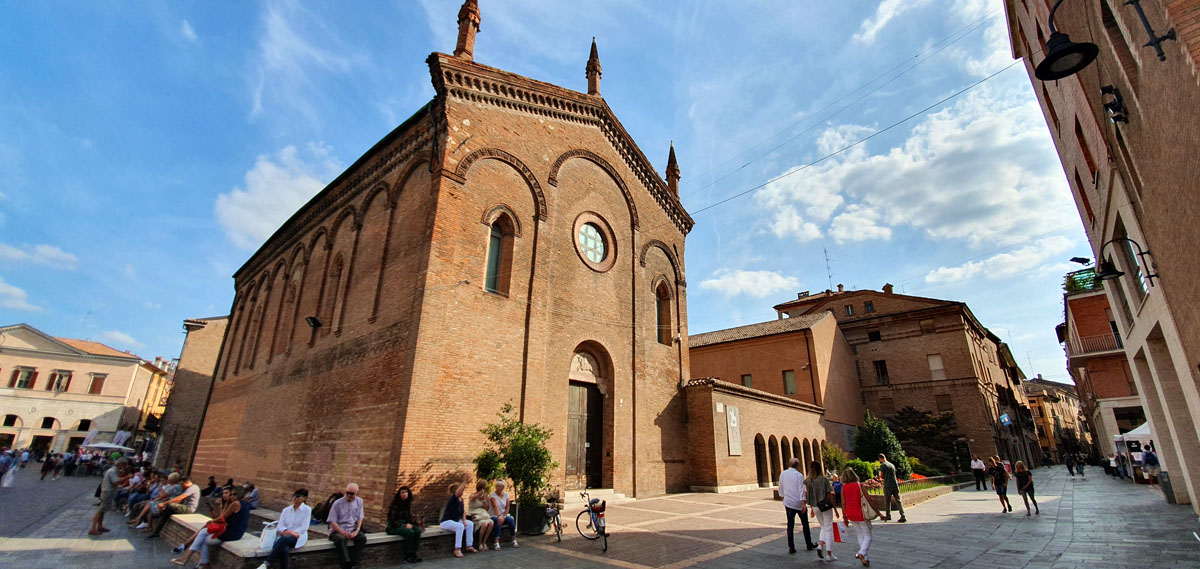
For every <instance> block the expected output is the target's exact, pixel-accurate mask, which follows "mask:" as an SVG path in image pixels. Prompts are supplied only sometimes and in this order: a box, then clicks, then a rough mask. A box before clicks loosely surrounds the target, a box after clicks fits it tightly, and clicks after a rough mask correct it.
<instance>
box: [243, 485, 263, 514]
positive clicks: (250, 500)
mask: <svg viewBox="0 0 1200 569" xmlns="http://www.w3.org/2000/svg"><path fill="white" fill-rule="evenodd" d="M242 496H244V497H243V498H242V501H243V502H246V503H247V504H250V509H251V510H253V509H254V508H257V507H258V500H259V497H258V488H255V487H254V484H251V483H249V482H245V483H243V484H242Z"/></svg>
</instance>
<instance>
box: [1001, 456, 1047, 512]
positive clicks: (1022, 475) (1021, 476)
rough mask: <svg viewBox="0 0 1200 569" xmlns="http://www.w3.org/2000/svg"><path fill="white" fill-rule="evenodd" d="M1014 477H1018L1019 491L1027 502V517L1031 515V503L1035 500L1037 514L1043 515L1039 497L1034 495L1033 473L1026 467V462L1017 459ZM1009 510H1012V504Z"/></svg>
mask: <svg viewBox="0 0 1200 569" xmlns="http://www.w3.org/2000/svg"><path fill="white" fill-rule="evenodd" d="M1013 478H1016V479H1017V493H1018V494H1020V495H1021V500H1022V501H1024V502H1025V517H1029V503H1030V502H1033V509H1034V510H1035V513H1036V514H1037V515H1039V516H1040V515H1042V509H1041V508H1039V507H1038V505H1037V499H1036V498H1034V497H1033V473H1032V472H1030V471H1029V469H1028V468H1026V467H1025V463H1024V462H1021V461H1019V460H1018V461H1017V464H1015V465H1013ZM1008 511H1010V512H1011V511H1012V508H1011V506H1010V507H1009V510H1008Z"/></svg>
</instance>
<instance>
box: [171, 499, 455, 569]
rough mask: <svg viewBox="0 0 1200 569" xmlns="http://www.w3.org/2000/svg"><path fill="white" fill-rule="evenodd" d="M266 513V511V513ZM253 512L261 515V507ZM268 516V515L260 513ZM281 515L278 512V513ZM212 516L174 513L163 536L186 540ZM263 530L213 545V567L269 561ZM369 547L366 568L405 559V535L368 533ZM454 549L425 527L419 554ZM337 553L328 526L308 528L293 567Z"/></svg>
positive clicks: (332, 560)
mask: <svg viewBox="0 0 1200 569" xmlns="http://www.w3.org/2000/svg"><path fill="white" fill-rule="evenodd" d="M264 513H265V512H264ZM254 515H259V514H258V510H255V511H254ZM259 517H260V518H262V519H269V517H268V516H261V515H259ZM275 517H276V518H278V512H276V516H275ZM208 521H209V517H208V516H205V515H203V514H177V515H174V516H171V519H170V522H169V523H168V524H167V526H166V527H165V528H164V529H163V534H162V535H163V539H165V540H166V541H167V543H169V544H171V545H177V544H180V543H183V542H184V541H186V540H187V539H188V538H189V537H191V536H192V534H194V533H196V532H197V531H199V530H200V528H201V527H203V526H204V524H206V523H208ZM260 536H261V533H259V532H255V533H251V532H249V531H247V532H246V535H245V536H243V537H242V539H240V540H238V541H232V542H228V543H222V544H221V545H220V547H219V548H218V547H214V548H212V550H211V552H210V558H209V559H210V565H211V566H212V568H213V569H254V568H256V567H258V566H259V565H260V564H261V563H263V562H264V561H266V560H267V555H269V554H270V553H271V552H270V550H264V549H259V548H258V545H259V541H260ZM366 536H367V545H366V550H365V551H364V552H363V556H362V566H363V567H382V566H386V565H398V564H399V563H400V562H401V560H402V559H403V558H404V553H403V551H404V550H403V547H402V545H401V542H403V541H404V539H403V538H401V537H400V536H396V535H388V534H386V533H383V532H379V533H368V534H366ZM453 551H454V534H453V533H452V532H449V531H446V530H444V529H442V528H440V527H437V526H429V527H426V528H425V532H424V533H422V534H421V548H420V555H421V556H422V557H433V556H436V555H449V554H450V553H451V552H453ZM336 556H337V552H336V550H335V549H334V545H333V542H332V541H329V533H328V527H327V526H326V525H325V524H318V525H314V526H312V527H311V528H310V529H309V531H308V543H306V544H305V545H304V547H301V548H298V549H294V550H292V557H291V559H292V566H293V567H296V568H298V569H309V568H313V569H315V568H318V567H321V568H325V567H333V566H337V558H336Z"/></svg>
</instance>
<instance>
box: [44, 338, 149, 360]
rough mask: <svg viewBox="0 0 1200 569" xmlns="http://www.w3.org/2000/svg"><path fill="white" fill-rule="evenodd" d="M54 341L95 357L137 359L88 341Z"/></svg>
mask: <svg viewBox="0 0 1200 569" xmlns="http://www.w3.org/2000/svg"><path fill="white" fill-rule="evenodd" d="M55 339H56V340H58V341H59V342H62V343H64V344H66V345H68V346H71V347H72V348H75V349H76V350H83V351H85V352H87V353H89V354H92V355H95V356H112V357H115V358H137V356H135V355H133V354H127V353H125V352H122V351H120V350H118V349H116V348H110V347H108V346H105V345H104V344H101V343H100V342H91V341H88V340H76V339H74V338H55Z"/></svg>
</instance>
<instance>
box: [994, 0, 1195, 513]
mask: <svg viewBox="0 0 1200 569" xmlns="http://www.w3.org/2000/svg"><path fill="white" fill-rule="evenodd" d="M1004 5H1005V13H1006V15H1007V17H1008V27H1009V38H1010V40H1011V44H1012V50H1013V57H1018V58H1021V59H1023V60H1024V63H1025V67H1026V70H1027V71H1028V72H1029V74H1030V78H1031V80H1032V83H1033V89H1034V91H1035V92H1036V93H1037V96H1038V100H1039V102H1040V104H1041V106H1042V110H1043V113H1044V114H1045V116H1046V122H1047V125H1048V126H1049V128H1050V134H1051V137H1052V138H1053V139H1054V144H1055V147H1056V149H1057V150H1058V154H1059V157H1060V158H1061V160H1062V165H1063V170H1064V172H1065V174H1066V177H1067V181H1068V182H1069V184H1070V187H1071V192H1072V194H1073V196H1074V198H1075V203H1076V205H1077V207H1078V210H1079V214H1080V217H1081V219H1082V220H1083V228H1084V230H1085V231H1086V232H1087V235H1088V240H1089V242H1090V245H1091V247H1092V251H1093V252H1094V253H1095V257H1096V258H1097V259H1099V260H1100V261H1103V262H1105V263H1110V264H1112V265H1113V266H1114V267H1115V269H1117V270H1119V271H1121V272H1122V273H1123V275H1121V276H1119V277H1117V278H1116V279H1115V280H1112V281H1110V284H1111V286H1106V287H1105V294H1106V295H1107V296H1108V301H1109V305H1110V306H1112V307H1113V308H1114V310H1113V311H1114V312H1115V314H1116V318H1115V321H1116V323H1117V326H1118V329H1119V331H1120V335H1121V340H1122V344H1123V350H1124V352H1125V356H1126V359H1127V361H1128V362H1129V363H1130V369H1131V371H1132V373H1133V378H1134V382H1135V383H1136V385H1137V394H1138V398H1139V399H1140V400H1141V404H1142V408H1143V409H1144V410H1145V412H1146V415H1147V418H1148V420H1149V423H1150V430H1151V432H1152V433H1153V435H1154V436H1155V440H1154V445H1153V446H1155V447H1157V448H1158V450H1159V452H1158V456H1159V459H1160V460H1161V461H1162V467H1163V470H1164V471H1165V472H1166V473H1167V475H1166V476H1164V477H1162V478H1161V479H1162V480H1163V489H1164V490H1165V492H1164V493H1165V495H1166V497H1167V500H1168V501H1172V502H1179V503H1187V502H1190V503H1192V504H1193V508H1195V509H1196V511H1197V512H1200V483H1198V482H1197V481H1198V480H1200V342H1198V341H1196V339H1197V338H1200V308H1198V307H1200V288H1198V287H1196V284H1195V283H1196V282H1197V279H1198V278H1200V269H1198V268H1197V265H1196V262H1195V259H1196V251H1198V250H1200V232H1198V231H1196V230H1195V223H1196V220H1197V219H1200V200H1196V199H1195V196H1194V194H1195V189H1196V188H1197V187H1200V161H1197V160H1196V156H1197V154H1200V152H1198V151H1200V139H1197V137H1196V135H1195V131H1196V129H1195V125H1197V124H1200V69H1198V66H1197V64H1198V63H1200V9H1198V7H1197V5H1196V2H1195V1H1194V0H1143V1H1142V2H1140V3H1137V4H1136V5H1131V3H1127V2H1124V1H1122V0H1097V1H1095V2H1066V3H1063V4H1062V6H1061V7H1060V9H1059V10H1058V11H1057V12H1056V13H1055V20H1054V26H1055V28H1057V30H1059V31H1060V32H1065V33H1067V34H1069V35H1070V37H1071V40H1072V41H1075V42H1087V43H1092V44H1094V45H1096V46H1097V48H1098V50H1099V57H1098V58H1097V59H1096V60H1095V61H1094V62H1092V63H1091V64H1090V65H1088V66H1087V67H1086V68H1084V69H1083V70H1082V71H1080V72H1078V73H1075V74H1074V75H1069V76H1067V77H1064V78H1062V79H1059V80H1056V81H1041V80H1039V79H1036V78H1035V77H1034V70H1035V69H1036V67H1037V65H1038V64H1039V63H1042V62H1043V60H1044V58H1045V53H1046V42H1047V40H1048V39H1049V37H1050V35H1051V34H1050V30H1049V21H1048V19H1049V11H1050V2H1048V1H1045V0H1029V1H1025V0H1022V1H1020V2H1018V1H1016V0H1006V1H1005V3H1004ZM1139 9H1140V10H1142V11H1143V12H1144V15H1145V23H1143V20H1142V17H1141V16H1140V15H1139V13H1138V10H1139ZM1147 28H1150V30H1153V33H1151V32H1150V31H1149V30H1148V29H1147ZM1168 30H1173V33H1172V34H1168V33H1167V32H1168ZM1162 36H1171V37H1172V38H1173V39H1165V38H1164V39H1161V40H1159V38H1160V37H1162ZM1112 274H1113V276H1116V275H1115V273H1112Z"/></svg>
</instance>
